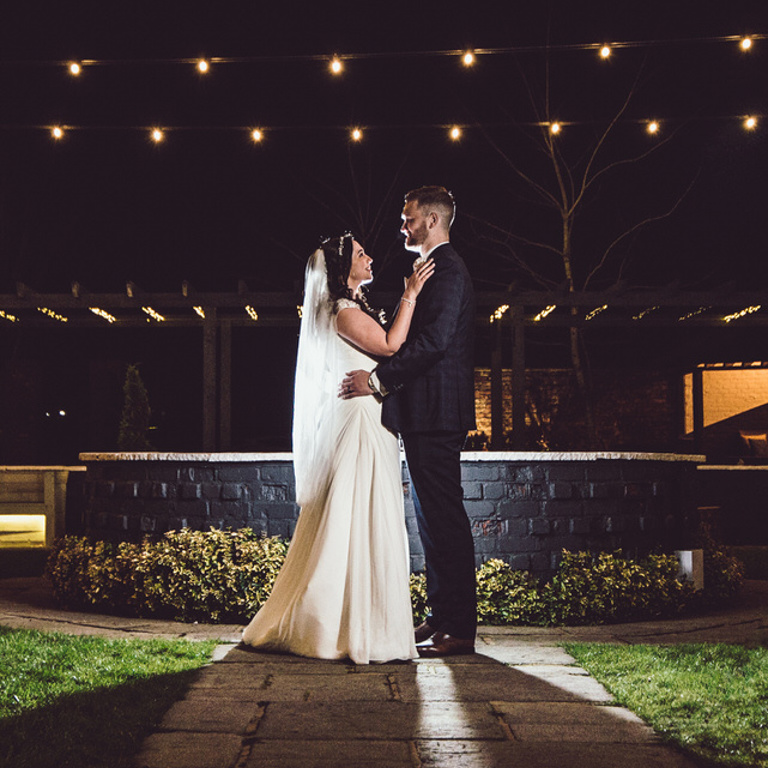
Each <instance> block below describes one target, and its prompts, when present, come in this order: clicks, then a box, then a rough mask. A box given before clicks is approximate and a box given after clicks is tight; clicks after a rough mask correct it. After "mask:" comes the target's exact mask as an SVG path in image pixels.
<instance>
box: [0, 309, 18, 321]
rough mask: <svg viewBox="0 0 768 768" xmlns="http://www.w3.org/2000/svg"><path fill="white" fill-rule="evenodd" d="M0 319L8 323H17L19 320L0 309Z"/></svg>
mask: <svg viewBox="0 0 768 768" xmlns="http://www.w3.org/2000/svg"><path fill="white" fill-rule="evenodd" d="M0 317H2V318H3V320H7V321H8V322H9V323H18V322H19V318H18V317H16V315H12V314H11V313H10V312H6V311H5V310H4V309H0Z"/></svg>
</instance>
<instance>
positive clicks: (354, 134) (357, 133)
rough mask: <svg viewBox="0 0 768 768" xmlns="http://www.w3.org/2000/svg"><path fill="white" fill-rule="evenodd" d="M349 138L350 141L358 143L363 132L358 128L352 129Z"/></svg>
mask: <svg viewBox="0 0 768 768" xmlns="http://www.w3.org/2000/svg"><path fill="white" fill-rule="evenodd" d="M351 136H352V141H360V140H361V139H362V138H363V132H362V131H361V130H360V128H353V129H352V134H351Z"/></svg>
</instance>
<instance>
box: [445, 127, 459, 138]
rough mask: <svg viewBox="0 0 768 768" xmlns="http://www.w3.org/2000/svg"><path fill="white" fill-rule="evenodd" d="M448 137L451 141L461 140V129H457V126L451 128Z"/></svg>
mask: <svg viewBox="0 0 768 768" xmlns="http://www.w3.org/2000/svg"><path fill="white" fill-rule="evenodd" d="M448 135H449V136H450V137H451V140H452V141H458V140H459V139H460V138H461V128H459V126H458V125H454V126H452V127H451V130H450V131H449V132H448Z"/></svg>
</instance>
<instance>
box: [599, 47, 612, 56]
mask: <svg viewBox="0 0 768 768" xmlns="http://www.w3.org/2000/svg"><path fill="white" fill-rule="evenodd" d="M610 55H611V46H610V45H604V46H603V47H602V48H601V49H600V58H601V59H607V58H608V57H609V56H610Z"/></svg>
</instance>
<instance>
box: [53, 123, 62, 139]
mask: <svg viewBox="0 0 768 768" xmlns="http://www.w3.org/2000/svg"><path fill="white" fill-rule="evenodd" d="M51 136H53V138H54V139H60V138H62V137H63V136H64V129H63V128H62V127H61V126H59V125H54V126H53V128H51Z"/></svg>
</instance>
